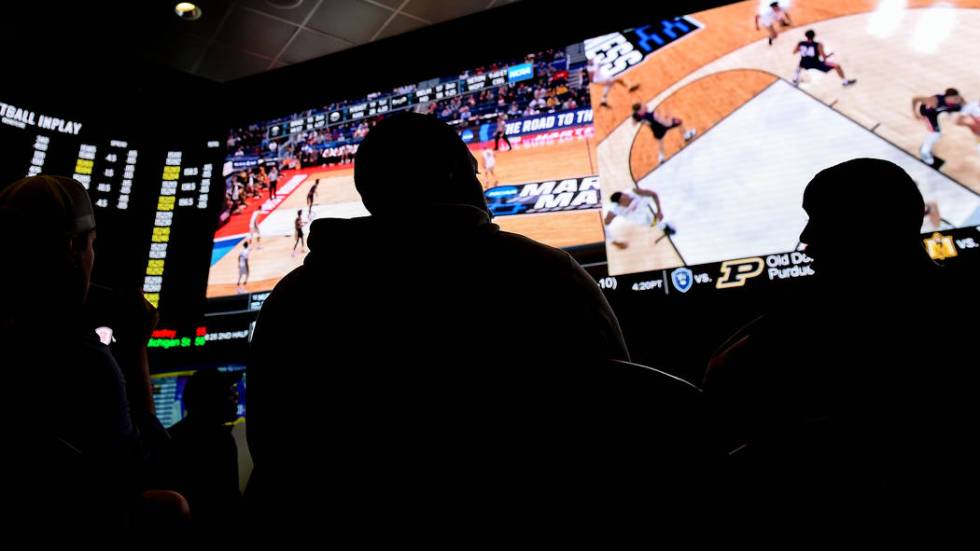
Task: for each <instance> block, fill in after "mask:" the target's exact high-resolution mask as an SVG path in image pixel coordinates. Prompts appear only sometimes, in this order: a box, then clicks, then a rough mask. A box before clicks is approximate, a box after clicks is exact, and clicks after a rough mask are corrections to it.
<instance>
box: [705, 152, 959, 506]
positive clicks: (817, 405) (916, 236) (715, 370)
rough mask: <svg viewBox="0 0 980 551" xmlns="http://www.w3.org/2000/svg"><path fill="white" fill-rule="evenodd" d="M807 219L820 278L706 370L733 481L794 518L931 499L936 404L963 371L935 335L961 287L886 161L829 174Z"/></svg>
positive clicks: (898, 172) (942, 421) (915, 196)
mask: <svg viewBox="0 0 980 551" xmlns="http://www.w3.org/2000/svg"><path fill="white" fill-rule="evenodd" d="M803 208H804V210H805V211H806V213H807V214H808V216H809V220H808V222H807V225H806V227H805V228H804V230H803V232H802V234H801V235H800V242H801V243H804V244H805V245H806V247H805V253H806V255H808V256H809V257H811V258H812V264H811V265H812V267H813V269H814V272H815V275H814V276H813V277H812V278H811V279H812V281H808V282H801V283H802V285H801V287H802V289H803V290H802V291H801V292H800V293H799V294H798V296H796V297H795V298H794V299H793V300H790V301H786V302H785V303H784V304H783V305H782V306H781V307H780V308H779V309H778V310H774V311H772V312H769V313H768V314H766V315H764V316H762V317H761V318H759V319H758V320H756V321H755V322H753V323H752V324H750V325H749V326H748V327H746V328H744V329H742V330H741V331H739V332H738V333H736V334H735V335H734V336H733V337H731V338H730V339H729V340H728V342H726V343H725V344H724V345H723V346H722V348H721V350H720V351H719V352H718V353H717V354H716V355H715V356H714V357H713V358H712V360H711V362H710V364H709V367H708V371H707V373H706V377H705V382H704V392H705V396H706V398H707V399H708V402H709V403H710V404H711V412H712V419H713V420H714V422H715V424H716V427H717V428H718V430H719V433H720V442H721V444H722V445H723V446H724V449H725V450H726V451H729V452H731V453H732V464H733V465H736V466H737V468H736V470H735V474H734V475H733V476H732V482H733V483H734V484H735V485H739V484H744V485H745V486H744V487H739V488H738V490H739V491H741V492H742V493H741V495H746V494H753V495H756V496H757V497H758V496H765V497H767V498H769V503H770V504H777V503H778V504H781V505H780V506H786V507H790V504H792V503H799V502H805V503H807V505H808V506H816V504H826V503H828V502H830V501H833V502H834V504H835V505H834V508H833V509H828V510H834V511H838V512H840V511H845V510H847V511H850V512H852V513H857V512H859V511H862V510H864V512H868V511H869V510H874V511H880V510H881V507H884V506H885V505H887V506H889V507H896V508H900V507H901V505H899V504H906V505H907V504H909V503H910V502H911V501H912V499H911V498H910V497H909V496H912V495H916V496H920V497H921V496H922V495H924V494H923V493H928V492H929V491H931V490H930V489H929V488H928V486H929V485H930V482H929V481H928V478H929V477H934V476H935V472H936V469H935V467H937V464H936V463H935V461H934V459H936V458H937V457H939V456H942V455H943V452H942V449H943V447H944V446H945V445H946V444H944V443H943V442H941V440H944V438H945V437H944V436H939V433H940V427H948V426H949V423H950V420H951V418H952V417H951V416H950V415H948V413H949V412H948V411H947V412H946V413H940V411H942V409H943V408H942V406H940V404H941V403H942V402H943V399H944V397H949V396H950V395H949V393H948V391H947V390H946V389H945V387H946V385H949V384H950V383H951V382H952V381H954V380H956V379H958V378H959V379H960V380H962V376H961V375H955V373H956V371H957V370H962V367H963V366H962V365H961V364H959V360H958V359H957V357H958V356H957V354H958V353H957V351H956V347H957V346H958V343H956V342H955V341H953V342H950V341H947V340H946V339H943V342H942V344H941V345H940V346H936V344H937V343H936V342H934V340H933V338H932V337H933V335H934V334H935V331H936V330H935V329H934V328H930V326H932V325H933V324H934V323H935V322H936V320H937V319H944V318H946V316H947V313H948V309H949V306H950V304H951V302H950V297H952V296H957V295H956V291H955V290H954V288H955V286H956V283H955V280H954V279H952V278H949V277H947V275H946V274H945V273H944V271H943V270H942V269H941V268H940V267H939V266H937V265H936V264H935V263H934V262H933V261H932V260H931V259H930V258H929V257H928V255H927V253H926V251H925V248H924V246H923V241H922V237H921V236H920V233H919V231H920V227H921V225H922V219H923V216H924V214H925V206H924V203H923V199H922V196H921V194H920V193H919V190H918V187H917V186H916V183H915V182H914V181H913V180H912V178H911V177H909V175H908V174H907V173H906V172H905V171H904V170H903V169H902V168H901V167H899V166H897V165H895V164H893V163H891V162H888V161H883V160H878V159H854V160H851V161H847V162H844V163H841V164H838V165H835V166H833V167H830V168H828V169H825V170H823V171H821V172H820V173H818V174H817V175H816V176H815V177H814V178H813V180H811V182H810V183H809V184H808V186H807V188H806V190H805V192H804V196H803ZM845 210H846V211H847V212H852V213H854V212H857V213H860V216H859V220H860V222H861V223H860V225H859V226H855V225H854V224H853V223H850V222H849V221H850V220H853V218H850V217H845V216H842V213H843V211H845ZM940 289H942V290H943V296H938V295H937V290H940ZM947 292H948V293H950V295H946V293H947ZM953 300H955V299H953ZM929 456H931V457H932V459H926V458H927V457H929ZM946 459H948V457H947V458H946ZM940 462H945V459H944V460H942V461H940ZM933 489H935V488H933ZM733 495H739V492H733ZM870 503H874V504H875V506H874V507H870V508H868V506H869V504H870ZM924 503H925V501H923V502H922V503H918V504H917V505H916V506H922V505H923V504H924Z"/></svg>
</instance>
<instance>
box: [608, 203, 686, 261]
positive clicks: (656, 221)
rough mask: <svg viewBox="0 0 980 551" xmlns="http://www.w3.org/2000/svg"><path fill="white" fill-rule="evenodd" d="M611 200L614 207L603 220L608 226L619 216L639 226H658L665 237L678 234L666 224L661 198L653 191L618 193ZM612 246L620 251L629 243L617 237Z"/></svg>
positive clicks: (613, 239)
mask: <svg viewBox="0 0 980 551" xmlns="http://www.w3.org/2000/svg"><path fill="white" fill-rule="evenodd" d="M609 200H610V201H612V205H611V207H610V208H609V212H607V213H606V218H605V219H604V220H603V223H604V224H605V225H606V226H609V224H611V223H612V221H613V220H615V219H616V217H617V216H621V217H623V219H625V220H629V221H630V222H632V223H634V224H636V225H638V226H643V227H652V226H656V227H658V228H660V229H661V230H662V231H663V232H664V234H665V235H673V234H674V233H676V231H675V230H674V228H673V227H671V226H670V224H667V223H666V222H664V213H663V209H662V208H661V207H660V197H659V196H657V194H656V192H654V191H652V190H649V189H643V188H636V189H634V190H628V191H617V192H615V193H613V194H612V195H610V196H609ZM612 244H613V245H615V246H616V248H618V249H625V248H626V247H627V246H628V243H626V242H625V241H621V240H619V239H616V238H615V237H613V238H612Z"/></svg>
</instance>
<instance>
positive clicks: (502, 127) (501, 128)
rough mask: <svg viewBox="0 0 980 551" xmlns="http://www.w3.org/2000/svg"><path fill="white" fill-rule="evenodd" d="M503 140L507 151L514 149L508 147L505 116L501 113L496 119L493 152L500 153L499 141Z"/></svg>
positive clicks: (510, 146)
mask: <svg viewBox="0 0 980 551" xmlns="http://www.w3.org/2000/svg"><path fill="white" fill-rule="evenodd" d="M501 138H503V140H504V143H505V144H507V151H510V150H511V149H514V146H512V145H510V140H509V139H507V115H505V114H503V113H501V114H500V116H499V117H497V132H496V133H495V134H494V135H493V150H494V151H500V139H501Z"/></svg>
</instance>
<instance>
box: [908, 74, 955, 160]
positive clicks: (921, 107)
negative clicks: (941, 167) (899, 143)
mask: <svg viewBox="0 0 980 551" xmlns="http://www.w3.org/2000/svg"><path fill="white" fill-rule="evenodd" d="M962 107H963V97H962V96H960V93H959V91H958V90H957V89H956V88H947V89H946V92H945V93H942V94H936V95H934V96H916V97H914V98H912V116H914V117H915V118H917V119H919V120H921V121H922V122H923V123H925V125H926V129H928V130H929V134H927V135H926V139H925V140H924V141H923V142H922V147H920V148H919V158H920V159H922V161H923V162H924V163H926V164H928V165H933V164H935V162H936V159H935V157H933V156H932V148H933V146H935V145H936V142H938V141H939V138H941V137H942V130H941V128H940V127H939V114H940V113H955V112H957V111H959V110H960V109H961V108H962Z"/></svg>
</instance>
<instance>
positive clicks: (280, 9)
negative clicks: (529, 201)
mask: <svg viewBox="0 0 980 551" xmlns="http://www.w3.org/2000/svg"><path fill="white" fill-rule="evenodd" d="M516 1H517V0H198V1H196V2H195V3H196V4H197V5H199V6H200V7H201V9H202V12H203V14H202V16H201V17H200V19H198V20H196V21H184V20H181V19H180V18H179V17H178V16H177V15H176V13H175V12H174V6H175V5H176V4H177V0H129V1H116V0H103V1H101V2H60V1H49V2H45V1H33V2H17V3H14V5H13V6H10V7H5V13H4V17H3V20H2V23H0V41H2V42H4V43H5V45H6V46H7V47H6V48H5V50H7V52H8V53H9V52H10V51H11V49H20V50H21V51H30V50H32V49H45V48H49V49H51V50H52V51H56V52H58V53H59V55H61V56H64V55H65V52H70V53H72V54H79V55H81V54H82V52H85V57H86V58H89V59H91V56H92V54H95V55H97V56H104V55H106V54H107V53H109V52H115V53H117V54H118V55H119V56H123V57H127V58H133V59H137V60H141V59H149V60H152V61H154V62H157V63H161V64H163V65H166V66H170V67H173V68H176V69H179V70H181V71H184V72H187V73H191V74H196V75H199V76H202V77H204V78H207V79H209V80H213V81H218V82H225V81H229V80H233V79H237V78H240V77H244V76H248V75H254V74H256V73H261V72H263V71H267V70H269V69H275V68H278V67H283V66H286V65H290V64H295V63H298V62H301V61H306V60H309V59H313V58H317V57H321V56H325V55H328V54H331V53H334V52H338V51H341V50H346V49H349V48H353V47H355V46H358V45H361V44H366V43H370V42H375V41H378V40H382V39H384V38H388V37H391V36H395V35H398V34H402V33H406V32H409V31H412V30H415V29H419V28H422V27H426V26H429V25H433V24H436V23H441V22H444V21H449V20H452V19H458V18H460V17H464V16H467V15H471V14H474V13H477V12H481V11H485V10H488V9H493V8H495V7H499V6H503V5H506V4H511V3H513V2H516ZM110 55H111V54H110Z"/></svg>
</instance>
